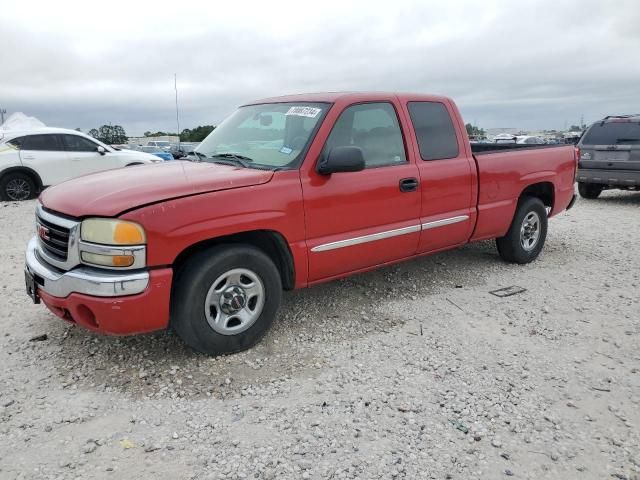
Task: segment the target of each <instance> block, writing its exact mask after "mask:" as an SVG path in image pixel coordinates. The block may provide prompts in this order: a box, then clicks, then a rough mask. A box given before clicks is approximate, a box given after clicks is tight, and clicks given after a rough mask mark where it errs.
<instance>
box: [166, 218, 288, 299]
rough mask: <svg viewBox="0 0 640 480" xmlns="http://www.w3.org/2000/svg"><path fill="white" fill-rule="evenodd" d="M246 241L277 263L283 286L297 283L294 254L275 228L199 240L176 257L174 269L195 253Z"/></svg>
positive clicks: (285, 287)
mask: <svg viewBox="0 0 640 480" xmlns="http://www.w3.org/2000/svg"><path fill="white" fill-rule="evenodd" d="M234 243H244V244H248V245H253V246H254V247H256V248H258V249H260V250H262V251H263V252H264V253H265V254H266V255H267V256H269V258H271V260H273V263H275V265H276V268H277V269H278V271H279V272H280V277H281V278H282V287H283V288H284V289H285V290H292V289H293V287H294V285H295V280H296V278H295V267H294V265H293V255H292V254H291V250H290V249H289V245H288V243H287V241H286V240H285V238H284V237H283V236H282V235H281V234H280V233H278V232H274V231H273V230H253V231H250V232H241V233H236V234H233V235H226V236H223V237H217V238H211V239H208V240H204V241H202V242H198V243H196V244H194V245H191V246H190V247H188V248H186V249H185V250H183V251H182V252H180V254H179V255H178V256H177V257H176V259H175V261H174V262H173V268H174V270H178V269H179V268H180V267H181V266H182V264H183V263H184V262H185V261H186V260H187V259H188V258H189V257H190V256H191V255H193V254H195V253H197V252H200V251H202V250H206V249H208V248H211V247H214V246H216V245H222V244H234Z"/></svg>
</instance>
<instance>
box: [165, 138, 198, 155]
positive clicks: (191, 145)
mask: <svg viewBox="0 0 640 480" xmlns="http://www.w3.org/2000/svg"><path fill="white" fill-rule="evenodd" d="M198 145H199V143H198V142H180V143H173V144H171V149H170V151H171V154H172V155H173V158H174V159H178V158H184V157H186V156H187V155H189V154H190V153H192V152H193V151H194V150H195V148H196V147H197V146H198Z"/></svg>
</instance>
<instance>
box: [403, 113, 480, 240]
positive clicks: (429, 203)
mask: <svg viewBox="0 0 640 480" xmlns="http://www.w3.org/2000/svg"><path fill="white" fill-rule="evenodd" d="M404 107H405V108H406V109H407V114H408V116H409V118H410V120H411V123H412V125H413V127H414V132H412V133H413V134H414V135H415V139H416V142H413V143H414V145H417V146H416V149H417V151H416V152H415V153H416V158H417V165H418V170H419V172H420V186H421V187H420V191H421V195H422V212H421V216H420V223H421V224H422V233H421V235H420V244H419V246H418V253H425V252H432V251H436V250H442V249H445V248H449V247H453V246H456V245H460V244H462V243H465V242H466V241H467V240H468V239H469V238H470V236H471V234H472V232H473V226H474V225H475V220H476V211H475V203H476V198H475V195H477V193H475V192H476V181H477V180H476V167H475V160H474V159H473V156H472V155H471V152H467V151H466V150H467V149H466V148H465V144H464V143H463V141H462V140H461V139H463V138H466V137H465V136H464V135H463V132H462V130H461V126H460V125H458V124H457V122H455V121H454V119H456V118H457V116H456V115H455V113H457V111H456V110H455V109H454V107H453V105H451V104H450V103H449V102H446V101H409V102H407V103H406V104H405V105H404Z"/></svg>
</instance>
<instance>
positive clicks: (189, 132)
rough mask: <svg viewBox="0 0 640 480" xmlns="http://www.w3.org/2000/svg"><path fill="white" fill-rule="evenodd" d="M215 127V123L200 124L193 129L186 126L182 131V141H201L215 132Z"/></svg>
mask: <svg viewBox="0 0 640 480" xmlns="http://www.w3.org/2000/svg"><path fill="white" fill-rule="evenodd" d="M215 128H216V127H215V126H213V125H200V126H198V127H196V128H192V129H189V128H185V129H184V130H182V132H181V133H180V141H181V142H201V141H203V140H204V139H205V138H206V137H207V135H209V134H210V133H211V132H213V130H215Z"/></svg>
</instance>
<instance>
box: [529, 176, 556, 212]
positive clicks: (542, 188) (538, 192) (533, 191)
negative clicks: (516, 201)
mask: <svg viewBox="0 0 640 480" xmlns="http://www.w3.org/2000/svg"><path fill="white" fill-rule="evenodd" d="M523 197H536V198H539V199H540V200H542V203H544V205H545V206H546V207H550V208H553V203H554V200H555V192H554V189H553V183H551V182H540V183H534V184H532V185H529V186H528V187H527V188H525V189H524V190H523V191H522V193H521V194H520V199H522V198H523Z"/></svg>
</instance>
